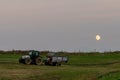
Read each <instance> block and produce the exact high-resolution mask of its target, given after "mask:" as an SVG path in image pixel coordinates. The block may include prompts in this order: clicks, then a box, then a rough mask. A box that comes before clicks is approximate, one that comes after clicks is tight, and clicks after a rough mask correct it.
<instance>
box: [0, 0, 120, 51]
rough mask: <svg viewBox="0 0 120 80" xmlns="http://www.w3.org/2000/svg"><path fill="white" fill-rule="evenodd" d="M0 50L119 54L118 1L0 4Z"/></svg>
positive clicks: (11, 0)
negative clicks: (112, 52) (110, 51)
mask: <svg viewBox="0 0 120 80" xmlns="http://www.w3.org/2000/svg"><path fill="white" fill-rule="evenodd" d="M97 34H99V35H101V40H100V41H96V40H95V35H97ZM0 49H1V50H12V49H15V50H31V49H35V50H52V51H79V50H81V51H94V50H95V49H96V50H97V51H109V50H120V0H0Z"/></svg>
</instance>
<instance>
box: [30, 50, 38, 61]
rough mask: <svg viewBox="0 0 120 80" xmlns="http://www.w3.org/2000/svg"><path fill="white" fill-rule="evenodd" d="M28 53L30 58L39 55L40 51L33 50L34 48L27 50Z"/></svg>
mask: <svg viewBox="0 0 120 80" xmlns="http://www.w3.org/2000/svg"><path fill="white" fill-rule="evenodd" d="M28 54H29V56H30V58H32V59H34V58H36V57H39V56H40V52H39V51H34V50H32V51H29V53H28Z"/></svg>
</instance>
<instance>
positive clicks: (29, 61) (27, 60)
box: [24, 58, 32, 65]
mask: <svg viewBox="0 0 120 80" xmlns="http://www.w3.org/2000/svg"><path fill="white" fill-rule="evenodd" d="M31 62H32V60H31V59H30V58H26V59H25V61H24V63H25V64H28V65H29V64H31Z"/></svg>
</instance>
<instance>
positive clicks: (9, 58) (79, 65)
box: [0, 53, 120, 80]
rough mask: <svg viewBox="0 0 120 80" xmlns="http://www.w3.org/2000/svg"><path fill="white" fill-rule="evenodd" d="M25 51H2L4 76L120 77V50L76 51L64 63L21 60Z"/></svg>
mask: <svg viewBox="0 0 120 80" xmlns="http://www.w3.org/2000/svg"><path fill="white" fill-rule="evenodd" d="M20 56H21V54H0V80H120V54H119V53H111V54H109V53H108V54H107V53H105V54H103V53H102V54H101V53H98V54H94V53H93V54H79V55H78V54H72V55H69V62H68V63H67V64H63V65H62V66H45V65H41V66H38V65H24V64H19V63H18V59H19V57H20Z"/></svg>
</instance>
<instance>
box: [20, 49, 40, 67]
mask: <svg viewBox="0 0 120 80" xmlns="http://www.w3.org/2000/svg"><path fill="white" fill-rule="evenodd" d="M19 63H24V64H28V65H29V64H36V65H41V64H42V57H41V56H40V52H39V51H34V50H31V51H29V55H23V56H22V57H21V58H19Z"/></svg>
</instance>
